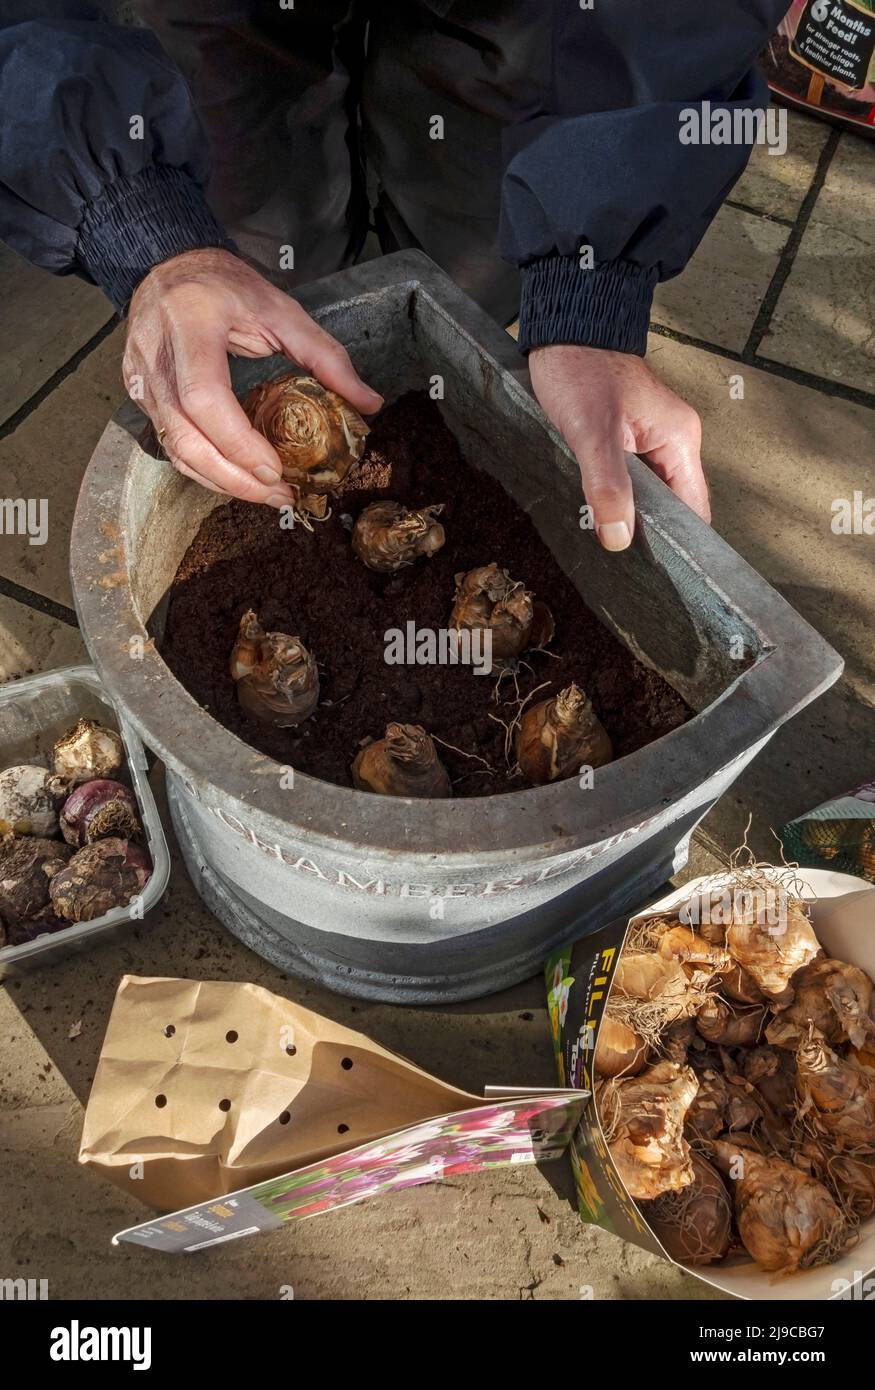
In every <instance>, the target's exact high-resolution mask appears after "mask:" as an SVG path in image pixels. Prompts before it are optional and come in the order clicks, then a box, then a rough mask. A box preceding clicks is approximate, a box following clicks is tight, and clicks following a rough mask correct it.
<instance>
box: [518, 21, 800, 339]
mask: <svg viewBox="0 0 875 1390" xmlns="http://www.w3.org/2000/svg"><path fill="white" fill-rule="evenodd" d="M544 8H545V12H546V11H548V8H549V7H548V6H546V5H545V7H544ZM787 8H788V0H706V3H703V0H594V3H593V5H592V8H591V9H583V8H581V6H580V4H579V0H555V2H554V4H553V6H552V15H553V18H552V24H553V35H552V45H553V46H552V86H551V91H550V96H549V104H548V109H547V110H546V111H545V110H539V111H533V112H531V113H528V114H527V116H526V117H525V118H524V119H521V120H519V121H518V122H517V123H515V124H514V125H512V126H511V127H509V128H508V130H507V132H506V135H505V174H504V184H503V189H502V213H501V229H500V244H501V251H502V255H503V256H504V257H505V259H507V260H509V261H511V262H513V263H514V264H516V265H518V266H520V268H521V281H522V284H521V304H520V328H519V343H520V346H521V347H522V348H523V349H524V350H528V349H530V348H534V347H539V346H543V345H545V344H550V343H581V344H585V345H589V346H593V347H603V348H614V349H618V350H619V351H622V352H632V353H640V354H643V353H644V350H645V346H646V339H647V328H648V323H649V317H650V306H651V301H652V297H653V290H654V288H655V286H656V284H657V282H658V281H660V280H666V279H668V278H669V277H671V276H672V275H677V274H678V272H679V271H681V270H683V268H684V266H685V265H686V263H687V260H688V259H689V257H690V256H691V255H692V253H693V251H694V250H695V248H696V246H697V245H698V244H699V241H700V240H701V238H702V236H703V235H704V233H705V231H706V230H707V227H708V225H709V223H710V221H711V219H712V218H713V216H714V215H715V213H716V212H717V210H718V208H719V207H720V204H721V202H722V201H723V199H724V198H725V197H726V196H727V194H728V193H729V191H730V189H731V187H732V185H733V183H734V182H735V180H736V179H737V178H738V177H739V175H740V174H741V172H742V171H743V169H744V166H745V164H746V162H747V159H748V157H749V154H750V146H749V145H746V144H713V143H712V144H684V143H682V142H681V140H680V138H679V132H680V130H681V127H682V124H683V122H682V120H681V113H682V111H683V110H684V108H687V107H689V106H690V105H691V104H693V105H695V104H696V103H700V102H704V101H709V102H711V103H712V109H715V110H716V109H719V108H721V107H725V108H727V109H728V110H730V111H735V110H738V111H743V110H746V109H757V108H759V109H762V108H763V107H765V105H766V102H767V93H766V88H765V84H764V82H763V81H762V79H761V78H760V77H759V75H758V74H757V73H756V72H755V71H753V70H752V65H753V63H754V60H755V58H756V55H757V53H758V52H759V50H760V49H761V48H762V47H763V45H764V44H765V43H766V41H767V40H768V38H769V36H770V35H771V34H772V33H773V32H774V30H775V29H776V27H777V25H778V24H779V22H780V20H781V19H782V17H783V15H784V13H785V12H786V10H787ZM748 128H749V127H748ZM584 246H589V247H591V248H592V254H593V259H594V268H592V269H586V268H582V267H581V255H580V251H581V247H584ZM583 259H584V265H585V264H586V263H587V258H586V257H584V258H583Z"/></svg>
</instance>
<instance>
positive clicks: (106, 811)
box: [61, 777, 140, 846]
mask: <svg viewBox="0 0 875 1390" xmlns="http://www.w3.org/2000/svg"><path fill="white" fill-rule="evenodd" d="M139 833H140V817H139V807H138V806H137V799H136V797H135V796H134V794H133V792H132V791H130V790H129V788H128V787H126V786H124V784H123V783H122V782H115V781H113V780H112V778H110V777H95V779H94V780H93V781H92V782H84V783H83V784H82V786H80V787H77V788H76V790H75V791H74V792H73V793H71V795H70V796H68V797H67V800H66V801H65V802H64V805H63V808H62V810H61V834H62V835H63V836H64V839H65V840H66V841H67V843H68V844H69V845H78V846H82V845H90V844H91V843H92V842H93V841H94V840H105V839H107V838H109V837H111V836H115V837H116V838H120V839H124V840H129V839H134V838H136V836H137V835H139Z"/></svg>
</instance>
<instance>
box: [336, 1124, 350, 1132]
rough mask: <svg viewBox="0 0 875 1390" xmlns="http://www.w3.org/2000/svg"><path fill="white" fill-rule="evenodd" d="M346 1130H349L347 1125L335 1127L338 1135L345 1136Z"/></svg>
mask: <svg viewBox="0 0 875 1390" xmlns="http://www.w3.org/2000/svg"><path fill="white" fill-rule="evenodd" d="M348 1129H349V1125H338V1126H337V1132H338V1134H346V1133H347V1131H348Z"/></svg>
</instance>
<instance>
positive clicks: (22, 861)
mask: <svg viewBox="0 0 875 1390" xmlns="http://www.w3.org/2000/svg"><path fill="white" fill-rule="evenodd" d="M72 853H73V851H72V850H71V849H70V847H69V845H65V844H63V843H62V842H61V841H60V840H47V839H44V838H43V837H42V836H38V835H6V836H4V838H3V839H2V840H0V945H3V944H4V940H5V938H7V937H8V939H9V940H10V941H11V942H12V943H13V944H15V943H16V942H17V941H24V940H29V939H30V924H31V923H33V922H35V921H36V920H37V919H38V918H39V917H40V916H41V915H43V914H44V913H45V912H46V910H47V909H49V908H50V901H49V880H50V879H51V878H52V877H53V876H54V875H55V874H56V873H59V872H60V870H61V869H63V867H64V865H65V864H66V863H67V860H68V859H69V858H70V855H71V854H72ZM41 930H46V928H45V927H43V928H42V929H41Z"/></svg>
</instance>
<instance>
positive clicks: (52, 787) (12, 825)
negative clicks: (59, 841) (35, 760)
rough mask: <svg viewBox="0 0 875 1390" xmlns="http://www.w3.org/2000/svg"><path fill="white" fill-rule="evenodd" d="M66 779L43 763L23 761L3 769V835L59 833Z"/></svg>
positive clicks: (0, 815)
mask: <svg viewBox="0 0 875 1390" xmlns="http://www.w3.org/2000/svg"><path fill="white" fill-rule="evenodd" d="M66 791H67V783H66V782H65V781H64V780H63V779H62V778H60V777H55V776H54V775H53V774H52V773H51V772H49V771H47V769H46V768H44V767H36V766H31V765H30V764H29V763H21V764H19V765H18V766H16V767H7V768H6V770H5V772H0V835H56V834H57V833H58V805H59V803H60V801H61V800H62V798H63V796H64V795H65V793H66Z"/></svg>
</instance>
